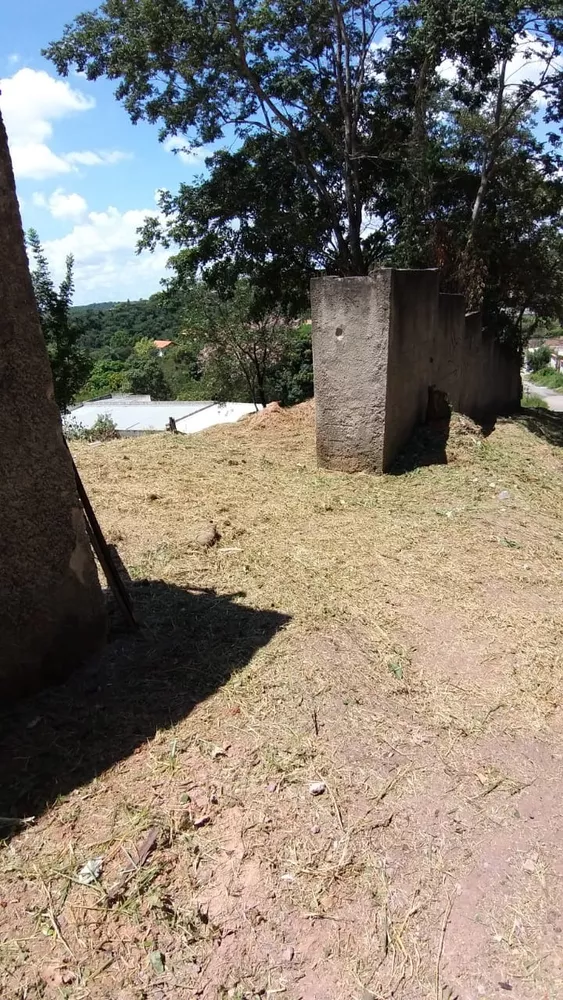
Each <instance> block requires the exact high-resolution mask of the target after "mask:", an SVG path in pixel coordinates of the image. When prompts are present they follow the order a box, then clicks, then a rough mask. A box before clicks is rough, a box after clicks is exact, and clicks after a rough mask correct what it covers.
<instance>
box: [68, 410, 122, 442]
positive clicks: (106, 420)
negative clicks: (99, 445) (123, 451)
mask: <svg viewBox="0 0 563 1000" xmlns="http://www.w3.org/2000/svg"><path fill="white" fill-rule="evenodd" d="M63 431H64V434H65V437H66V439H67V441H111V440H112V439H113V438H118V437H119V431H118V429H117V424H116V423H115V422H114V421H113V420H112V419H111V417H110V415H109V413H100V416H99V417H97V419H96V420H95V422H94V423H93V424H92V426H91V427H83V426H82V424H79V423H78V421H77V420H76V418H75V417H67V418H66V419H65V420H63Z"/></svg>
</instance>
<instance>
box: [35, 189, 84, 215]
mask: <svg viewBox="0 0 563 1000" xmlns="http://www.w3.org/2000/svg"><path fill="white" fill-rule="evenodd" d="M32 200H33V204H34V205H35V206H37V208H46V209H48V211H49V212H50V213H51V215H52V216H53V218H54V219H80V218H81V217H82V216H83V215H85V214H86V212H87V210H88V205H87V203H86V201H85V199H84V198H83V197H82V195H81V194H65V192H64V191H63V189H62V188H57V190H56V191H53V193H52V194H51V195H50V196H49V198H46V197H45V195H44V194H43V192H41V191H39V192H37V191H36V192H35V193H34V194H33V198H32Z"/></svg>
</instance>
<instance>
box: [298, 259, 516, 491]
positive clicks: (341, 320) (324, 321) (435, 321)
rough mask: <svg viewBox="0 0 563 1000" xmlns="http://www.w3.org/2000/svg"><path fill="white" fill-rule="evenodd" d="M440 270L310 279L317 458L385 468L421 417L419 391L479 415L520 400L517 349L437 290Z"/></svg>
mask: <svg viewBox="0 0 563 1000" xmlns="http://www.w3.org/2000/svg"><path fill="white" fill-rule="evenodd" d="M439 277H440V276H439V272H438V271H436V270H425V271H422V270H421V271H407V270H394V269H381V270H379V271H374V272H372V274H370V275H369V277H358V278H328V277H326V278H316V279H313V281H312V284H311V303H312V320H313V325H312V333H313V361H314V370H315V399H316V412H317V453H318V457H319V462H320V464H321V465H324V466H326V467H327V468H331V469H340V470H342V471H348V472H353V471H357V470H360V469H364V470H366V471H371V472H381V471H385V470H386V469H388V468H389V467H390V465H391V464H392V462H393V460H394V459H395V457H396V455H397V453H398V452H399V451H400V450H401V448H402V447H403V446H404V445H405V444H406V442H407V440H408V438H409V437H410V435H411V434H412V432H413V430H414V427H415V426H416V424H418V423H422V422H423V421H424V420H425V419H426V412H427V406H428V390H429V388H430V387H431V386H433V387H434V388H436V389H439V390H441V391H442V392H445V393H446V395H447V396H448V399H449V401H450V404H451V406H452V407H453V409H456V410H459V411H460V412H462V413H466V414H467V415H468V416H470V417H472V418H473V419H475V420H477V421H483V422H485V421H488V420H489V419H491V418H493V417H494V416H495V415H497V414H500V413H509V412H513V411H514V410H516V409H518V407H519V405H520V395H521V393H520V389H521V386H520V358H519V356H518V354H516V353H514V352H511V351H508V350H507V349H506V348H504V347H502V345H501V344H499V343H498V341H497V340H496V339H494V338H492V337H489V336H488V335H487V334H485V333H484V332H483V329H482V323H481V317H480V315H479V314H478V313H474V314H471V315H468V316H466V315H465V301H464V298H463V296H462V295H441V294H440V293H439Z"/></svg>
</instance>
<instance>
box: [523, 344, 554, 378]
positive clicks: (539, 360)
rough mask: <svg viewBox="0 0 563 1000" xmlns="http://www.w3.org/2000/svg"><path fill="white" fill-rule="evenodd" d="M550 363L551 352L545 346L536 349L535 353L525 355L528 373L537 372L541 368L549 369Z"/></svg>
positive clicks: (530, 352) (529, 352)
mask: <svg viewBox="0 0 563 1000" xmlns="http://www.w3.org/2000/svg"><path fill="white" fill-rule="evenodd" d="M550 361H551V351H550V350H549V347H546V346H545V344H544V345H543V346H542V347H538V348H536V350H535V351H528V353H527V354H526V364H527V366H528V371H529V372H539V371H540V370H541V369H542V368H546V367H549V362H550Z"/></svg>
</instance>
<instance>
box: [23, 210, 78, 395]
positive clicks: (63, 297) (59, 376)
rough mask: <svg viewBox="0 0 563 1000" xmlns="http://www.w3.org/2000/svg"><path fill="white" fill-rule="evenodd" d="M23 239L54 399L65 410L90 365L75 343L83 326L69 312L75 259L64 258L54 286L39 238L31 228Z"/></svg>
mask: <svg viewBox="0 0 563 1000" xmlns="http://www.w3.org/2000/svg"><path fill="white" fill-rule="evenodd" d="M26 240H27V246H28V249H29V253H30V255H31V260H32V265H33V267H32V271H31V278H32V281H33V289H34V292H35V299H36V302H37V308H38V310H39V316H40V319H41V329H42V331H43V336H44V338H45V343H46V345H47V352H48V354H49V360H50V362H51V371H52V373H53V382H54V387H55V399H56V401H57V403H58V405H59V407H60V409H61V410H62V411H63V412H65V411H66V410H68V408H69V406H70V404H71V403H72V401H73V399H74V397H75V395H76V393H77V392H78V391H79V389H81V388H82V386H83V385H84V383H85V381H86V379H87V378H88V375H89V374H90V371H91V368H92V363H91V361H90V358H89V357H88V355H87V354H86V353H85V352H84V351H82V350H81V349H80V347H79V346H78V340H79V338H80V335H81V333H82V327H81V325H80V323H79V322H78V321H76V320H75V319H73V318H72V317H71V314H70V308H71V305H72V296H73V292H74V281H73V264H74V261H73V258H72V257H70V256H69V257H67V259H66V273H65V276H64V278H63V280H62V282H61V284H60V286H59V288H58V289H57V288H55V284H54V282H53V279H52V277H51V274H50V271H49V265H48V262H47V258H46V256H45V252H44V250H43V247H42V245H41V241H40V239H39V236H38V235H37V233H36V231H35V230H34V229H29V230H28V232H27V236H26Z"/></svg>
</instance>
